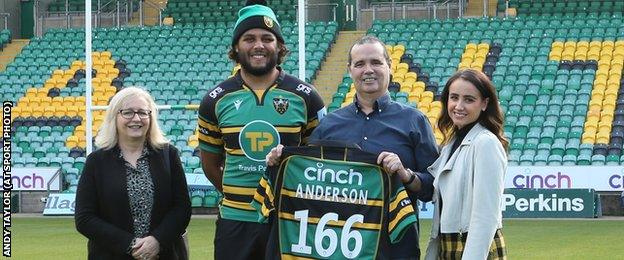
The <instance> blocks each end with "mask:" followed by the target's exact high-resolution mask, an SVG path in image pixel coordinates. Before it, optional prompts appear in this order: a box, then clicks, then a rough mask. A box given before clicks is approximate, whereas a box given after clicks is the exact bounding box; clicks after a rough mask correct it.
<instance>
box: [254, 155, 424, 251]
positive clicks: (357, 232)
mask: <svg viewBox="0 0 624 260" xmlns="http://www.w3.org/2000/svg"><path fill="white" fill-rule="evenodd" d="M376 160H377V155H375V154H371V153H367V152H364V151H362V150H359V149H356V148H345V147H340V148H336V147H323V146H308V147H285V148H284V150H283V152H282V162H281V164H280V165H279V166H278V167H269V169H268V170H267V172H266V173H265V176H264V177H263V178H262V180H260V184H259V186H258V189H257V191H256V193H255V195H254V201H253V202H252V205H253V206H254V208H256V209H257V210H258V212H260V215H261V218H269V219H270V220H271V221H272V230H271V233H270V237H269V244H268V251H267V252H268V253H267V254H268V255H267V259H295V258H296V259H319V258H323V259H383V258H387V257H388V245H389V243H396V242H398V241H399V240H400V239H401V238H402V236H403V234H404V232H405V231H406V230H407V228H408V227H409V226H411V225H414V224H416V222H417V220H416V215H415V213H414V209H413V207H412V205H411V201H410V199H409V197H408V196H407V192H406V191H405V188H404V186H403V184H402V183H401V182H400V180H399V179H398V177H391V176H389V175H388V174H387V173H386V172H384V171H383V169H382V168H381V167H380V166H378V165H377V164H376Z"/></svg>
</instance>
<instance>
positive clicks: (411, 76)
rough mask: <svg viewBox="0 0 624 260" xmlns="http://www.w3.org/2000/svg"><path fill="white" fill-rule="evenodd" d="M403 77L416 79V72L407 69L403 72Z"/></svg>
mask: <svg viewBox="0 0 624 260" xmlns="http://www.w3.org/2000/svg"><path fill="white" fill-rule="evenodd" d="M405 79H406V80H407V79H414V81H416V80H418V74H416V72H412V71H409V72H407V73H405Z"/></svg>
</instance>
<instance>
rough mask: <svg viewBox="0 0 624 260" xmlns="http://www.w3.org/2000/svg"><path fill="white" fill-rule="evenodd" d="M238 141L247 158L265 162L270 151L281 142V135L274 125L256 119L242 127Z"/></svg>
mask: <svg viewBox="0 0 624 260" xmlns="http://www.w3.org/2000/svg"><path fill="white" fill-rule="evenodd" d="M238 142H239V144H240V148H241V150H243V153H244V154H245V156H247V158H249V159H251V160H254V161H258V162H263V161H264V160H265V157H266V155H267V154H268V153H269V151H271V149H272V148H273V147H275V146H277V144H279V143H280V136H279V132H277V129H275V127H273V125H271V124H269V123H268V122H266V121H262V120H254V121H251V122H249V123H247V124H246V125H245V126H244V127H243V129H241V131H240V134H239V135H238Z"/></svg>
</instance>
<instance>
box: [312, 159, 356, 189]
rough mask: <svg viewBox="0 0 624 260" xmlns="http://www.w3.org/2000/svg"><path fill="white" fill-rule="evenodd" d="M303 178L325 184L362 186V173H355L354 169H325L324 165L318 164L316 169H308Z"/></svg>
mask: <svg viewBox="0 0 624 260" xmlns="http://www.w3.org/2000/svg"><path fill="white" fill-rule="evenodd" d="M303 176H305V178H306V179H308V180H310V181H320V182H325V183H336V182H337V183H340V184H347V183H348V184H353V181H354V179H355V182H356V183H357V185H358V186H362V173H360V172H357V171H354V170H353V169H349V170H346V169H338V170H334V169H330V168H326V169H323V163H321V162H318V163H316V167H308V168H306V169H305V170H304V171H303Z"/></svg>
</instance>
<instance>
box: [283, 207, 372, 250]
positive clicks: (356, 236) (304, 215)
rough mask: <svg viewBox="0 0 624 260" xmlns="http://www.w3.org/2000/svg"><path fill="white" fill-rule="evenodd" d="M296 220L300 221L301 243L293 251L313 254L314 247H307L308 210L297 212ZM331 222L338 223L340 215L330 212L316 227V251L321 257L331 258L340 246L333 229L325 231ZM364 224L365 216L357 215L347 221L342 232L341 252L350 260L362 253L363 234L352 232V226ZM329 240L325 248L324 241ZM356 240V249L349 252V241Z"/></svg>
mask: <svg viewBox="0 0 624 260" xmlns="http://www.w3.org/2000/svg"><path fill="white" fill-rule="evenodd" d="M295 219H298V220H299V241H298V242H297V244H292V245H291V250H292V251H293V252H295V253H301V254H308V255H309V254H312V247H310V246H308V245H306V237H307V236H306V234H307V232H308V210H298V211H295ZM329 221H335V222H337V221H338V214H336V213H333V212H329V213H326V214H325V215H323V216H322V217H321V219H320V220H319V222H318V224H317V225H316V232H315V233H314V249H315V251H316V253H317V254H319V255H320V256H321V257H329V256H331V255H333V254H334V252H335V251H336V247H337V246H338V235H337V234H336V231H334V230H333V229H331V228H327V229H325V225H326V224H327V222H329ZM356 222H357V223H364V215H362V214H355V215H353V216H351V217H349V218H348V219H347V221H345V224H344V226H343V227H342V231H341V232H340V233H341V234H340V251H342V255H343V256H344V257H346V258H348V259H353V258H355V257H357V256H358V255H359V254H360V251H362V234H360V232H358V231H357V230H353V231H351V226H353V224H355V223H356ZM325 237H327V238H329V245H328V247H326V248H324V247H323V243H322V242H323V239H324V238H325ZM351 239H353V240H355V247H354V248H353V250H349V240H351Z"/></svg>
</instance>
